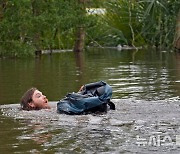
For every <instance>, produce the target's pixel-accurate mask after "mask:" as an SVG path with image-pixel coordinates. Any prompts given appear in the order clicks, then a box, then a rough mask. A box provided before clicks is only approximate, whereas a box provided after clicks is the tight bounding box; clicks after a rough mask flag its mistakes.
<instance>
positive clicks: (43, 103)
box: [21, 88, 50, 110]
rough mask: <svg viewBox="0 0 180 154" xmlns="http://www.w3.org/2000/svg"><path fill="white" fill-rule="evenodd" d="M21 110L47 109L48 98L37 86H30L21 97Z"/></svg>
mask: <svg viewBox="0 0 180 154" xmlns="http://www.w3.org/2000/svg"><path fill="white" fill-rule="evenodd" d="M21 108H22V109H23V110H40V109H49V108H50V106H49V105H48V99H47V98H46V96H45V95H43V94H42V92H40V91H39V90H38V89H37V88H31V89H29V90H28V91H26V92H25V94H24V95H23V97H22V98H21Z"/></svg>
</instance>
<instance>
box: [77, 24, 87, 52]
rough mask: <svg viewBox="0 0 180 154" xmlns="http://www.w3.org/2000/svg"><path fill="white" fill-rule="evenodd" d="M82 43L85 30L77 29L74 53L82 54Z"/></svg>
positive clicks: (82, 28)
mask: <svg viewBox="0 0 180 154" xmlns="http://www.w3.org/2000/svg"><path fill="white" fill-rule="evenodd" d="M84 41H85V28H84V27H78V28H77V34H76V41H75V45H74V51H75V52H82V51H83V50H84Z"/></svg>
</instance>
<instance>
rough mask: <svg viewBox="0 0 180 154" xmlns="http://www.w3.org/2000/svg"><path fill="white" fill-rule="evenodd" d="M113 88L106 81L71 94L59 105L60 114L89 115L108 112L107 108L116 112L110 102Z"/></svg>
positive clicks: (88, 85)
mask: <svg viewBox="0 0 180 154" xmlns="http://www.w3.org/2000/svg"><path fill="white" fill-rule="evenodd" d="M111 97H112V88H111V87H110V86H109V85H108V84H107V83H106V82H104V81H100V82H95V83H90V84H86V85H84V87H83V89H82V90H81V91H80V92H78V93H74V92H73V93H69V94H68V95H66V97H65V98H64V99H62V100H60V101H59V102H58V103H57V111H58V113H65V114H70V115H74V114H88V113H95V112H106V111H107V106H109V108H110V109H112V110H115V105H114V103H112V102H111V101H110V99H111Z"/></svg>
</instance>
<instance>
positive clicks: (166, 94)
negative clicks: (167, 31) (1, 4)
mask: <svg viewBox="0 0 180 154" xmlns="http://www.w3.org/2000/svg"><path fill="white" fill-rule="evenodd" d="M0 72H1V73H0V84H1V86H0V104H2V105H1V106H0V111H1V114H0V123H1V126H0V127H1V132H0V137H1V140H0V145H1V146H0V151H1V152H2V153H71V152H73V153H158V154H159V153H164V152H165V153H179V150H180V148H179V146H180V125H179V123H180V119H179V111H180V109H179V104H180V98H179V94H180V55H179V54H178V53H177V54H175V53H170V52H166V53H165V52H155V51H142V50H140V51H137V52H136V51H116V50H102V49H89V50H88V51H86V52H84V53H73V52H63V53H59V54H53V55H51V56H50V55H42V56H41V57H40V58H36V59H25V60H23V59H11V60H9V59H6V60H4V59H0ZM99 80H104V81H106V82H108V83H109V84H110V85H111V86H112V88H113V102H114V103H115V104H116V108H117V109H116V110H115V111H109V112H108V113H107V114H99V115H79V116H68V115H63V114H58V113H57V112H56V103H57V101H58V100H59V99H61V98H63V97H64V96H65V95H66V94H67V93H68V92H72V91H77V90H78V89H79V87H80V86H81V85H83V84H85V83H89V82H94V81H99ZM32 86H35V87H37V88H39V89H40V90H41V91H43V93H44V94H45V95H46V96H47V97H48V98H49V100H53V101H51V102H50V105H51V106H52V109H51V110H40V111H21V110H19V104H17V103H18V102H19V99H20V97H21V95H22V94H23V93H24V91H25V90H27V89H28V88H30V87H32Z"/></svg>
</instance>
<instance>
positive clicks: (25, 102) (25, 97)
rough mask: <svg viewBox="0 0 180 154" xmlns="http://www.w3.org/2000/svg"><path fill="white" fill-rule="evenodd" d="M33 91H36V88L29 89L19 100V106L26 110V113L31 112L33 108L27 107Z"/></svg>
mask: <svg viewBox="0 0 180 154" xmlns="http://www.w3.org/2000/svg"><path fill="white" fill-rule="evenodd" d="M35 90H37V88H34V87H33V88H30V89H29V90H27V91H26V92H25V93H24V95H23V96H22V98H21V100H20V105H21V109H22V110H28V111H29V110H33V108H32V107H31V106H30V105H29V103H30V102H32V96H33V94H34V92H35Z"/></svg>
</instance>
